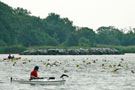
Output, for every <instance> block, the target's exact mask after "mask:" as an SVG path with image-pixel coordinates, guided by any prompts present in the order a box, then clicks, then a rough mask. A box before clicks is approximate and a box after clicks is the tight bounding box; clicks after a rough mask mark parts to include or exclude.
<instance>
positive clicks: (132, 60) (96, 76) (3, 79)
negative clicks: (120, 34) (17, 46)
mask: <svg viewBox="0 0 135 90" xmlns="http://www.w3.org/2000/svg"><path fill="white" fill-rule="evenodd" d="M7 56H8V55H7V54H0V90H11V89H12V90H135V73H132V72H131V70H134V71H135V54H125V55H76V56H72V55H56V56H54V55H47V56H46V55H26V56H25V55H18V54H14V56H15V57H21V59H20V60H18V61H8V60H6V61H3V58H6V57H7ZM48 60H49V61H48ZM54 61H57V62H58V63H57V64H58V66H52V67H50V66H48V67H47V66H46V63H53V62H54ZM15 62H16V64H15V65H13V64H14V63H15ZM119 64H120V65H119ZM35 65H38V66H39V67H40V68H39V72H38V75H39V76H43V77H49V76H54V77H56V78H59V77H60V75H62V74H63V73H65V74H67V75H69V77H68V78H67V77H65V80H66V83H65V84H64V85H49V86H47V85H44V86H43V85H29V84H20V83H10V77H15V78H18V79H29V76H30V75H29V74H30V72H31V71H32V70H33V68H34V66H35ZM118 65H119V66H118ZM111 66H112V67H111ZM115 69H119V70H117V71H116V72H115V71H114V70H115Z"/></svg>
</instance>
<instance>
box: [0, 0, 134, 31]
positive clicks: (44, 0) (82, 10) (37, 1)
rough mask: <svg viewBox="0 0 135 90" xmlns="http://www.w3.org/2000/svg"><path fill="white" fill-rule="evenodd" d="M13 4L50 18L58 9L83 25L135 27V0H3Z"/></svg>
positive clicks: (62, 15)
mask: <svg viewBox="0 0 135 90" xmlns="http://www.w3.org/2000/svg"><path fill="white" fill-rule="evenodd" d="M0 1H2V2H4V3H6V4H8V5H9V6H11V7H13V8H16V7H22V8H24V9H27V10H29V11H31V12H32V15H35V16H40V17H41V18H46V17H47V16H48V13H51V12H54V13H56V14H59V15H60V16H61V17H67V18H69V20H71V21H73V24H74V25H76V26H80V27H89V28H93V29H97V28H98V27H100V26H115V27H117V28H129V27H135V0H0Z"/></svg>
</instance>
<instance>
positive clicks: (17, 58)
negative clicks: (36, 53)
mask: <svg viewBox="0 0 135 90" xmlns="http://www.w3.org/2000/svg"><path fill="white" fill-rule="evenodd" d="M19 59H21V57H16V58H11V59H9V58H3V60H19Z"/></svg>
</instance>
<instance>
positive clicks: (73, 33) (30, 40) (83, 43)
mask: <svg viewBox="0 0 135 90" xmlns="http://www.w3.org/2000/svg"><path fill="white" fill-rule="evenodd" d="M30 14H31V12H30V11H28V10H26V9H23V8H14V9H13V8H12V7H9V6H8V5H6V4H4V3H2V2H1V1H0V31H1V32H0V46H2V48H1V49H0V52H2V51H3V52H6V53H8V52H13V51H14V52H19V51H21V50H24V48H23V47H33V46H35V47H36V46H37V47H38V46H45V47H49V46H53V47H95V46H98V45H107V46H112V45H113V46H114V45H115V46H116V45H117V46H131V45H135V29H134V28H133V29H131V30H130V31H129V32H127V33H124V32H123V31H124V30H123V31H122V30H119V29H117V28H115V27H114V26H108V27H105V26H101V27H99V28H98V29H97V31H96V32H94V31H93V29H91V28H88V27H80V28H77V27H75V26H73V21H71V20H69V19H68V18H61V17H60V15H58V14H55V13H50V14H49V15H48V16H47V17H46V18H44V19H41V18H39V17H36V16H31V15H30ZM14 45H16V46H19V45H21V46H22V47H19V48H18V47H13V46H14ZM4 47H5V48H4ZM6 48H7V49H6ZM16 48H18V50H19V51H17V49H16ZM119 49H120V50H121V51H123V52H126V51H127V52H133V51H134V47H133V48H132V47H127V48H126V47H119Z"/></svg>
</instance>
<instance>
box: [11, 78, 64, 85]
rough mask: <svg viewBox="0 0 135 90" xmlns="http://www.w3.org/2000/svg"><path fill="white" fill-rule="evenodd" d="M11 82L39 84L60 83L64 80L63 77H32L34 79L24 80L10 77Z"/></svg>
mask: <svg viewBox="0 0 135 90" xmlns="http://www.w3.org/2000/svg"><path fill="white" fill-rule="evenodd" d="M11 82H18V83H20V84H31V85H35V84H40V85H62V84H64V83H65V82H66V80H64V79H58V80H57V79H51V80H49V79H34V80H24V79H20V80H17V79H12V80H11Z"/></svg>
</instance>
